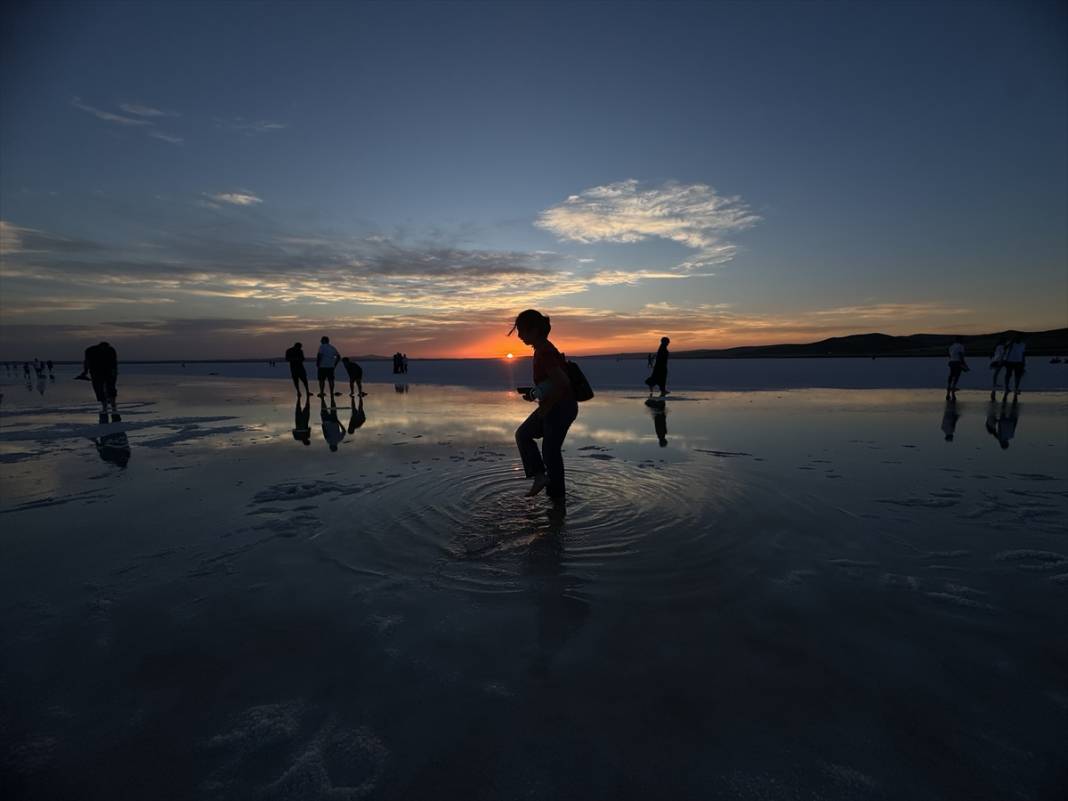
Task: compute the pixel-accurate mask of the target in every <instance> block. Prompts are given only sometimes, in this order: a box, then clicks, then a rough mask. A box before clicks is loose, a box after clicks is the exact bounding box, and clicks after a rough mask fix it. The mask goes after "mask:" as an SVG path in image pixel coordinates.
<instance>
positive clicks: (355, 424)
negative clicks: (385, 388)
mask: <svg viewBox="0 0 1068 801" xmlns="http://www.w3.org/2000/svg"><path fill="white" fill-rule="evenodd" d="M360 394H361V395H364V394H366V393H363V392H361V393H360ZM351 403H352V415H351V416H350V417H349V433H350V434H355V433H356V429H357V428H362V427H363V424H364V423H366V422H367V415H366V414H364V412H363V398H360V405H359V406H357V405H356V398H352V401H351Z"/></svg>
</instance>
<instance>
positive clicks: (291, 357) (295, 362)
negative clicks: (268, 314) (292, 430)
mask: <svg viewBox="0 0 1068 801" xmlns="http://www.w3.org/2000/svg"><path fill="white" fill-rule="evenodd" d="M286 361H287V362H289V377H290V378H292V379H293V388H294V389H296V390H297V397H298V398H299V397H300V384H301V382H302V381H303V382H304V392H305V393H306V394H307V395H308V397H309V398H310V397H311V390H310V389H308V371H307V370H305V369H304V346H303V345H301V344H300V343H299V342H294V343H293V347H291V348H289V349H288V350H286ZM182 367H185V364H184V363H183V364H182Z"/></svg>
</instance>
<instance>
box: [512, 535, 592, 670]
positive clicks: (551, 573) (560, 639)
mask: <svg viewBox="0 0 1068 801" xmlns="http://www.w3.org/2000/svg"><path fill="white" fill-rule="evenodd" d="M565 522H566V518H565V517H563V516H562V515H550V516H549V525H548V528H547V529H546V530H545V532H544V533H542V534H541V536H539V537H536V538H535V539H534V540H533V541H532V542H531V543H530V545H529V546H528V548H527V558H526V563H525V565H524V571H523V572H524V574H525V576H526V577H527V585H528V588H529V592H530V594H531V596H532V599H533V601H534V605H535V607H536V608H537V613H538V622H537V626H538V630H537V645H536V647H535V651H534V656H533V659H532V662H531V666H530V669H531V673H533V674H534V675H535V676H537V677H538V678H541V679H546V678H548V677H549V675H550V670H551V667H552V662H553V660H554V659H555V658H556V655H557V654H558V653H559V652H560V651H561V650H562V649H563V647H564V646H565V645H566V644H567V641H568V640H570V639H571V638H572V637H574V636H575V633H576V632H577V631H578V630H579V629H580V628H581V627H582V625H583V624H584V623H585V622H586V618H588V617H589V614H590V605H589V603H588V602H587V601H586V600H585V599H584V598H583V597H582V594H581V587H582V581H581V580H580V579H579V578H577V577H575V576H572V575H568V574H567V573H566V572H565V570H564V555H565V540H564V525H565Z"/></svg>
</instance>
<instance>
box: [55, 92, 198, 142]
mask: <svg viewBox="0 0 1068 801" xmlns="http://www.w3.org/2000/svg"><path fill="white" fill-rule="evenodd" d="M70 102H71V105H72V106H74V107H75V108H78V109H81V110H82V111H84V112H86V113H88V114H92V115H93V116H94V117H96V118H97V119H99V120H104V121H105V122H112V123H115V124H116V125H123V126H127V127H132V128H139V129H141V130H143V131H145V132H146V133H147V134H148V135H149V136H151V137H152V138H153V139H159V140H161V141H163V142H169V143H170V144H172V145H180V144H182V142H184V141H185V140H184V139H183V138H182V137H181V136H175V135H174V134H169V133H165V132H163V131H160V130H158V129H157V128H155V124H156V123H155V119H152V118H158V117H178V116H180V115H179V114H178V113H177V112H174V111H161V110H160V109H157V108H153V107H151V106H142V105H139V104H136V103H120V104H119V108H120V109H122V110H123V111H125V112H126V113H127V114H132V115H134V116H132V117H127V116H123V115H122V114H115V113H114V112H111V111H105V110H103V109H99V108H96V107H95V106H90V105H87V104H86V103H83V102H82V101H81V100H80V99H79V98H77V97H75V98H73V99H72V100H71V101H70ZM145 118H150V119H145Z"/></svg>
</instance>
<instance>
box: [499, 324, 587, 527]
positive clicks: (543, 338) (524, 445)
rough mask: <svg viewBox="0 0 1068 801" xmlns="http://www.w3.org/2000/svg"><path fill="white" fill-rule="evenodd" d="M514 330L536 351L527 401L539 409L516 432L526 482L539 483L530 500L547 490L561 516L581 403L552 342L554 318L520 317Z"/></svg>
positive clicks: (526, 396) (532, 487) (564, 364)
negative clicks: (570, 438)
mask: <svg viewBox="0 0 1068 801" xmlns="http://www.w3.org/2000/svg"><path fill="white" fill-rule="evenodd" d="M512 330H514V331H517V332H518V333H519V338H520V339H521V340H522V341H523V342H524V343H525V344H527V345H529V346H530V347H531V348H533V349H534V358H533V360H532V367H533V371H534V387H533V388H532V389H531V390H530V391H529V392H527V393H526V394H525V395H524V396H523V397H524V398H526V399H527V400H529V401H537V403H538V408H537V409H535V410H534V411H533V412H532V413H531V415H530V416H529V417H528V418H527V419H526V420H525V421H524V422H523V424H522V425H521V426H519V428H518V429H516V432H515V441H516V445H518V446H519V455H520V456H521V457H522V459H523V469H524V470H525V471H526V474H527V478H531V479H533V480H534V483H533V484H532V485H531V487H530V491H529V492H528V493H527V495H528V496H533V495H537V494H538V493H539V492H541V491H542V490H543V489H545V490H546V491H547V494H548V496H549V498H551V499H552V502H553V506H554V509H555V510H556V511H557V512H561V513H562V512H563V511H564V457H563V455H562V454H561V452H560V450H561V447H562V446H563V444H564V437H566V436H567V430H568V429H569V428H570V427H571V424H572V423H573V422H575V418H576V417H577V416H578V403H577V402H576V401H575V393H574V392H573V391H572V389H571V379H570V378H568V375H567V362H566V361H565V360H564V357H563V356H562V355H561V354H560V351H558V350H557V349H556V348H555V347H554V346H553V343H552V342H550V341H549V338H548V337H549V331H550V330H552V326H551V325H550V324H549V318H548V317H547V316H545V315H543V314H542V313H541V312H538V311H535V310H534V309H527V310H526V311H524V312H521V313H520V314H519V316H518V317H516V318H515V325H513V326H512ZM508 333H509V334H511V333H512V332H511V331H509V332H508ZM539 438H540V439H541V441H542V442H541V452H539V451H538V445H537V443H536V442H535V441H534V440H536V439H539Z"/></svg>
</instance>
